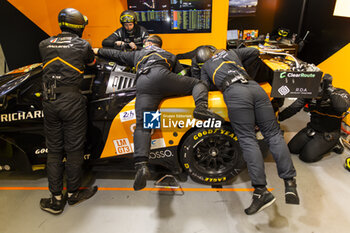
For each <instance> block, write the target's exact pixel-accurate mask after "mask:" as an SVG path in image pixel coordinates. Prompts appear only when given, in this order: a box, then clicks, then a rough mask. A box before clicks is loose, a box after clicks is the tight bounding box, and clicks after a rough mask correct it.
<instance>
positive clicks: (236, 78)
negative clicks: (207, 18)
mask: <svg viewBox="0 0 350 233" xmlns="http://www.w3.org/2000/svg"><path fill="white" fill-rule="evenodd" d="M201 50H203V51H198V55H199V56H197V61H198V62H205V63H204V65H203V66H202V71H201V80H203V81H205V82H206V83H207V84H208V83H210V82H213V84H215V86H216V87H217V88H218V89H219V90H220V91H222V92H223V95H224V100H225V103H226V105H227V109H228V116H229V119H230V122H231V125H232V127H233V129H234V132H235V133H236V135H237V138H238V141H239V144H240V146H241V148H242V152H243V157H244V160H245V161H246V162H247V166H248V172H249V175H250V178H251V181H252V185H253V187H254V188H255V190H254V194H253V202H252V204H251V205H250V207H249V208H247V209H245V213H246V214H248V215H250V214H254V213H256V212H258V211H260V210H262V209H264V208H266V207H268V206H269V205H271V204H272V203H273V202H274V201H275V197H274V196H273V195H272V193H270V192H269V191H268V190H267V189H266V175H265V171H264V159H263V156H262V153H261V151H260V148H259V145H258V141H257V139H256V135H255V126H256V125H257V126H258V127H259V128H260V130H261V133H262V135H263V136H264V139H265V141H266V142H267V143H268V145H269V148H270V151H271V153H272V155H273V157H274V159H275V161H276V164H277V169H278V174H279V176H280V177H281V178H282V179H284V183H285V187H286V189H285V198H286V203H289V204H299V197H298V194H297V190H296V181H295V178H294V177H295V176H296V172H295V169H294V166H293V162H292V160H291V157H290V153H289V150H288V147H287V145H286V143H285V141H284V139H283V136H282V133H281V130H280V128H279V125H278V123H277V120H276V118H275V115H274V113H273V109H272V105H271V103H270V100H269V97H268V96H267V94H266V93H265V91H264V90H263V89H262V88H261V87H260V86H259V84H258V83H257V82H255V81H254V80H252V78H251V77H250V76H249V75H248V73H247V72H246V70H245V69H244V68H243V63H245V62H247V61H248V60H249V59H252V57H253V58H254V57H255V56H257V55H258V54H259V51H258V50H257V49H254V48H243V49H236V50H230V51H226V50H217V51H216V52H215V54H213V53H212V52H211V51H210V49H209V48H201ZM208 85H209V84H208Z"/></svg>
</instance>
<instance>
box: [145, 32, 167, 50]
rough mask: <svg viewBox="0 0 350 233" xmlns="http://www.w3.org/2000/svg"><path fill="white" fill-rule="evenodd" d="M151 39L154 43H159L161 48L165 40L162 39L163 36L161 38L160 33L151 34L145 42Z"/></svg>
mask: <svg viewBox="0 0 350 233" xmlns="http://www.w3.org/2000/svg"><path fill="white" fill-rule="evenodd" d="M147 41H149V42H152V43H153V44H156V45H158V47H159V48H161V47H162V45H163V41H162V38H160V36H158V35H151V36H150V37H148V38H147V39H146V41H145V43H146V42H147Z"/></svg>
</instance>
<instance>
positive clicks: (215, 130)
mask: <svg viewBox="0 0 350 233" xmlns="http://www.w3.org/2000/svg"><path fill="white" fill-rule="evenodd" d="M216 133H220V134H222V135H226V136H229V137H231V138H233V139H234V140H235V141H237V140H238V139H237V136H236V135H235V134H234V133H232V132H230V131H228V130H224V129H208V130H205V131H203V132H199V133H198V134H195V135H194V136H193V139H194V140H198V139H199V138H201V137H203V136H205V135H209V134H216Z"/></svg>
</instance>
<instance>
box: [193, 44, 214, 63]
mask: <svg viewBox="0 0 350 233" xmlns="http://www.w3.org/2000/svg"><path fill="white" fill-rule="evenodd" d="M214 48H215V47H214ZM213 55H214V51H213V48H211V47H209V46H202V47H200V48H199V49H198V50H197V54H196V60H197V63H198V64H203V63H205V62H206V61H208V60H209V59H210V58H211V57H212V56H213Z"/></svg>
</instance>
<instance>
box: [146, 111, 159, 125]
mask: <svg viewBox="0 0 350 233" xmlns="http://www.w3.org/2000/svg"><path fill="white" fill-rule="evenodd" d="M161 115H162V114H161V113H160V112H159V110H157V111H156V112H144V113H143V128H144V129H160V116H161Z"/></svg>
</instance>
